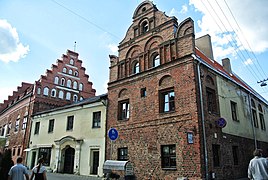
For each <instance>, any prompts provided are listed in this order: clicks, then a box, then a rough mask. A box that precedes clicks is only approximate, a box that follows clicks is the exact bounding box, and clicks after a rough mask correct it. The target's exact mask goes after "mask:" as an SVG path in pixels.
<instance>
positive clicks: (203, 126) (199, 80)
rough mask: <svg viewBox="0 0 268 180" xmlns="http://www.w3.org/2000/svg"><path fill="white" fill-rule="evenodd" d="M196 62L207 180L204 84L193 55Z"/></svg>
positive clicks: (194, 56)
mask: <svg viewBox="0 0 268 180" xmlns="http://www.w3.org/2000/svg"><path fill="white" fill-rule="evenodd" d="M192 57H193V58H194V60H196V61H197V62H198V63H197V75H198V87H199V94H200V109H201V123H202V134H203V146H204V157H205V159H204V160H205V172H206V174H205V179H206V180H208V179H209V173H208V151H207V144H206V142H207V139H206V127H205V117H204V106H203V92H202V84H201V76H200V64H201V62H200V60H199V59H198V58H197V57H196V55H195V54H192Z"/></svg>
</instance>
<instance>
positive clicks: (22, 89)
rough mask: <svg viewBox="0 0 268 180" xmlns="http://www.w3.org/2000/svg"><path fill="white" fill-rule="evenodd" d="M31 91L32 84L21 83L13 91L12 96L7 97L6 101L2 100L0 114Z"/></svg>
mask: <svg viewBox="0 0 268 180" xmlns="http://www.w3.org/2000/svg"><path fill="white" fill-rule="evenodd" d="M32 90H33V84H30V83H26V82H22V83H21V86H18V87H17V91H13V94H12V96H8V99H7V100H4V103H1V104H0V112H1V113H2V112H3V111H5V110H6V109H7V108H9V107H11V106H12V105H14V104H15V103H17V102H18V101H20V100H21V99H23V98H24V97H25V96H27V95H29V94H30V93H31V92H32Z"/></svg>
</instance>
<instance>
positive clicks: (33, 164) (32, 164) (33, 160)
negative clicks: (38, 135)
mask: <svg viewBox="0 0 268 180" xmlns="http://www.w3.org/2000/svg"><path fill="white" fill-rule="evenodd" d="M35 158H36V151H33V152H32V159H31V166H30V169H33V167H34V166H35Z"/></svg>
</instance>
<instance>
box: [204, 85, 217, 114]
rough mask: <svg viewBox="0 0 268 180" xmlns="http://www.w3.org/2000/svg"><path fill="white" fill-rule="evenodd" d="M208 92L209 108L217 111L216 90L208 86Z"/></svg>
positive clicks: (210, 110)
mask: <svg viewBox="0 0 268 180" xmlns="http://www.w3.org/2000/svg"><path fill="white" fill-rule="evenodd" d="M206 93H207V110H208V112H210V113H215V112H216V93H215V90H213V89H210V88H206Z"/></svg>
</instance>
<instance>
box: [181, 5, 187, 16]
mask: <svg viewBox="0 0 268 180" xmlns="http://www.w3.org/2000/svg"><path fill="white" fill-rule="evenodd" d="M187 12H188V7H187V5H186V4H184V5H183V6H182V9H181V11H180V13H182V14H185V13H187Z"/></svg>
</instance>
